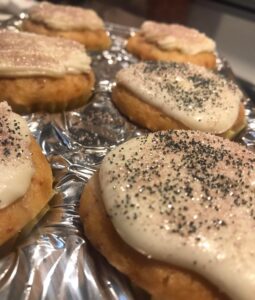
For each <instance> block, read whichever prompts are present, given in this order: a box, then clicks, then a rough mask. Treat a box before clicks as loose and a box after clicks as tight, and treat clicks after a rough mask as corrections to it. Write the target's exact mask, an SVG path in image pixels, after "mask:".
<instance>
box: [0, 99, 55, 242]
mask: <svg viewBox="0 0 255 300" xmlns="http://www.w3.org/2000/svg"><path fill="white" fill-rule="evenodd" d="M0 122H1V133H0V155H1V171H2V172H3V174H4V175H2V176H1V179H0V192H1V197H0V246H2V245H3V244H5V243H6V242H7V241H9V240H10V239H11V238H14V237H15V236H17V235H18V234H19V233H20V232H22V229H23V228H24V227H25V226H26V225H28V224H30V223H31V222H32V221H33V220H34V219H35V218H36V217H37V216H38V215H39V214H40V212H41V211H42V210H43V209H44V207H45V206H46V205H47V203H48V202H49V200H50V198H51V196H52V194H53V190H52V181H53V179H52V173H51V168H50V166H49V164H48V162H47V160H46V158H45V157H44V155H43V154H42V151H41V149H40V147H39V146H38V144H37V143H36V142H35V140H34V139H33V138H32V136H30V133H29V130H28V128H27V126H26V124H25V121H24V120H23V119H22V118H21V117H20V116H18V115H16V114H14V113H12V112H11V110H10V108H9V107H8V105H7V104H6V103H4V102H2V103H0Z"/></svg>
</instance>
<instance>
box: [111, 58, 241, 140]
mask: <svg viewBox="0 0 255 300" xmlns="http://www.w3.org/2000/svg"><path fill="white" fill-rule="evenodd" d="M116 81H117V84H116V87H114V89H113V92H112V100H113V102H114V104H115V105H116V106H117V108H118V109H119V110H120V111H121V112H122V113H123V114H124V115H125V116H127V117H128V118H129V119H130V120H132V121H133V122H134V123H136V124H138V125H140V126H142V127H146V128H148V129H150V130H152V131H158V130H167V129H193V130H200V131H204V132H210V133H213V134H217V135H221V136H224V137H227V138H233V137H234V136H236V135H237V134H238V133H239V132H240V131H241V130H242V129H243V128H244V127H245V125H246V119H245V115H244V106H243V104H242V102H241V99H242V97H243V95H242V92H241V91H240V90H239V88H238V87H237V85H235V84H234V83H233V82H232V81H229V80H226V79H225V78H224V77H223V76H221V75H219V74H216V73H214V72H212V71H210V70H208V69H206V68H204V67H201V66H197V65H192V64H187V63H175V62H143V63H138V64H134V65H131V66H129V67H128V68H125V69H122V70H120V71H119V72H118V73H117V76H116Z"/></svg>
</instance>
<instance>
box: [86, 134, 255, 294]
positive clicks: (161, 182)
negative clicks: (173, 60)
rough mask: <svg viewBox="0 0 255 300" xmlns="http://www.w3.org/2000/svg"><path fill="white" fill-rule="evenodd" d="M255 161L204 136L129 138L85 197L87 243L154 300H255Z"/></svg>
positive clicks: (232, 145)
mask: <svg viewBox="0 0 255 300" xmlns="http://www.w3.org/2000/svg"><path fill="white" fill-rule="evenodd" d="M254 163H255V156H254V154H253V153H252V152H250V151H248V150H246V149H245V148H244V147H242V146H240V145H238V144H236V143H233V142H230V141H228V140H225V139H222V138H220V137H216V136H213V135H210V134H205V133H202V132H194V131H184V130H180V131H169V132H158V133H153V134H149V135H147V136H143V137H138V138H135V139H132V140H129V141H128V142H126V143H124V144H122V145H120V146H118V147H117V148H115V149H114V150H113V151H111V152H110V153H109V154H108V155H107V156H106V157H105V158H104V160H103V162H102V165H101V167H100V170H99V172H98V173H96V174H95V175H94V176H93V177H92V178H91V179H90V180H89V182H88V184H87V185H86V187H85V189H84V192H83V193H82V196H81V204H80V215H81V218H82V221H83V224H84V230H85V233H86V236H87V237H88V238H89V240H90V241H91V243H92V244H93V245H94V246H95V247H96V249H97V250H99V251H100V252H101V253H102V254H103V255H104V256H105V257H106V258H107V260H108V261H109V262H110V263H111V264H112V265H113V266H115V267H116V268H117V269H118V270H119V271H121V272H122V273H124V274H126V275H127V276H128V277H129V278H130V279H131V280H132V281H133V282H134V283H135V284H136V285H138V286H140V287H141V288H143V289H144V290H146V291H147V292H148V293H149V294H151V295H152V298H153V299H158V300H159V299H160V300H168V299H176V300H187V299H190V300H215V299H218V300H223V299H224V300H227V299H232V300H234V299H246V300H252V299H253V291H254V288H255V286H254V281H253V276H252V274H254V268H255V265H254V258H253V251H252V250H251V249H253V248H254V243H255V239H254V237H253V230H252V228H253V227H254V222H255V221H254V211H255V210H254V205H255V203H254V197H253V196H254V188H253V181H254V179H255V164H254ZM237 273H238V276H236V274H237Z"/></svg>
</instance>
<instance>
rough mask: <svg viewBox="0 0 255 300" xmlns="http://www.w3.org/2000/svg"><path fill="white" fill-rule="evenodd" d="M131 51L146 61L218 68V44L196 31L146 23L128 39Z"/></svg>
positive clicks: (183, 27) (150, 22)
mask: <svg viewBox="0 0 255 300" xmlns="http://www.w3.org/2000/svg"><path fill="white" fill-rule="evenodd" d="M126 48H127V50H128V51H129V52H131V53H133V54H134V55H136V56H138V57H139V58H141V59H143V60H163V61H176V62H190V63H193V64H197V65H201V66H204V67H207V68H215V67H216V55H215V42H214V41H213V40H212V39H210V38H209V37H207V36H206V35H205V34H203V33H200V32H199V31H197V30H196V29H193V28H188V27H185V26H182V25H178V24H165V23H156V22H152V21H146V22H144V23H143V24H142V26H141V28H140V30H139V31H138V32H137V33H136V34H135V35H134V36H131V37H130V38H129V39H128V42H127V46H126Z"/></svg>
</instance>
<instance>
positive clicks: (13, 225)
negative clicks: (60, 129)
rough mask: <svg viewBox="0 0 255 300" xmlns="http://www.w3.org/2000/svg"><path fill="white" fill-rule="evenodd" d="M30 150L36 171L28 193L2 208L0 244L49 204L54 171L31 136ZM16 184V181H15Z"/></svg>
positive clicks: (0, 212)
mask: <svg viewBox="0 0 255 300" xmlns="http://www.w3.org/2000/svg"><path fill="white" fill-rule="evenodd" d="M30 151H31V153H32V160H33V165H34V170H35V173H34V175H33V177H32V180H31V183H30V186H29V188H28V190H27V192H26V194H25V195H24V196H23V197H22V198H20V199H18V200H16V201H15V202H14V203H12V204H11V205H9V206H7V207H6V208H3V209H0V245H2V244H3V243H5V242H6V241H8V240H9V239H11V238H12V237H14V236H15V235H16V234H17V233H19V232H20V231H21V230H22V229H23V228H24V227H25V226H26V225H27V224H28V223H29V222H31V221H32V220H33V219H34V218H35V217H36V216H37V215H38V214H39V213H40V212H41V211H42V209H43V208H44V207H45V206H46V205H47V203H48V202H49V200H50V198H51V196H52V194H53V191H52V172H51V168H50V166H49V163H48V162H47V160H46V158H45V156H44V155H43V154H42V151H41V148H40V147H39V146H38V145H37V143H36V142H35V140H34V139H33V138H31V145H30ZM13 184H14V185H15V182H14V183H13Z"/></svg>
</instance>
